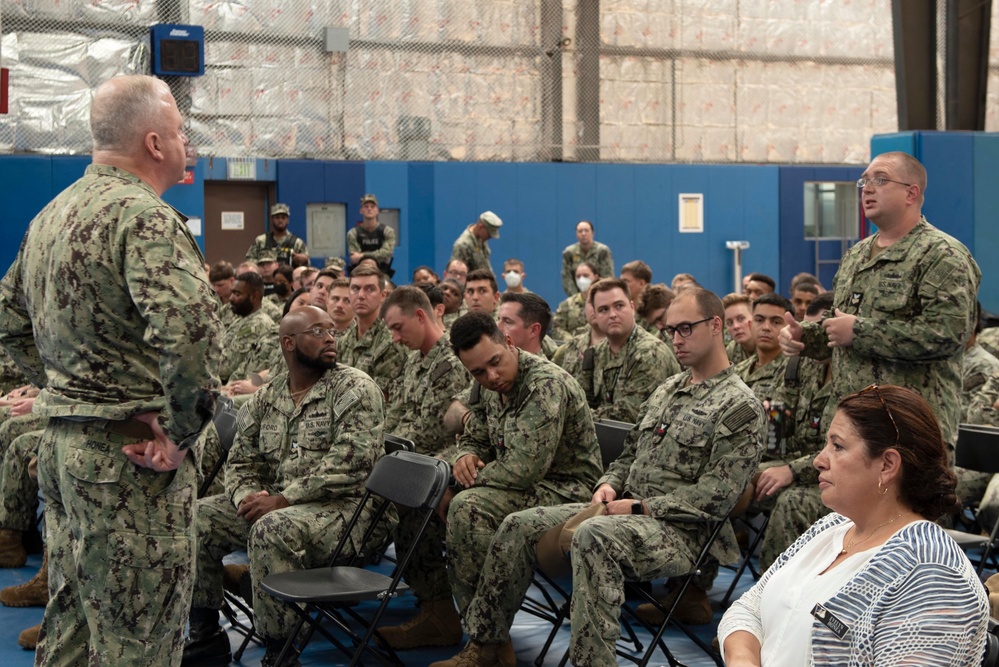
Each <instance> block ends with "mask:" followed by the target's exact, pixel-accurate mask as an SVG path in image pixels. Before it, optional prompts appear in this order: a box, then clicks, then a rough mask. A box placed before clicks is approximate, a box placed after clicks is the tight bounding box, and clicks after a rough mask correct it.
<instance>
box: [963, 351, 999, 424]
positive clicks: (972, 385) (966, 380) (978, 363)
mask: <svg viewBox="0 0 999 667" xmlns="http://www.w3.org/2000/svg"><path fill="white" fill-rule="evenodd" d="M996 373H999V359H996V358H995V357H994V356H992V355H991V354H989V353H988V352H986V351H985V349H984V348H983V347H982V346H981V345H978V344H977V343H976V344H974V345H972V346H971V347H969V348H968V349H967V350H965V351H964V360H963V362H962V367H961V376H962V377H961V383H962V385H961V410H962V419H961V421H965V422H968V423H972V424H974V423H977V422H975V421H973V419H974V417H975V413H973V412H972V410H971V405H972V401H974V398H975V395H976V394H977V393H978V392H979V391H980V390H981V389H982V388H983V387H984V386H985V383H986V382H988V380H989V378H990V377H992V376H993V375H995V374H996ZM997 398H999V396H997ZM994 402H995V400H994V399H993V403H994ZM990 405H991V404H990Z"/></svg>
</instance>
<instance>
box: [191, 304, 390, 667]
mask: <svg viewBox="0 0 999 667" xmlns="http://www.w3.org/2000/svg"><path fill="white" fill-rule="evenodd" d="M280 335H281V350H282V352H283V354H284V359H285V363H286V364H287V366H288V372H287V374H281V375H279V376H277V377H275V378H274V380H273V381H272V382H270V383H269V384H268V385H267V386H266V387H264V388H263V389H261V390H260V391H258V392H257V393H255V394H254V395H253V396H252V397H251V398H250V400H249V401H248V402H247V404H246V405H244V406H243V408H242V409H241V410H240V412H239V420H238V422H239V427H238V431H237V434H236V439H235V442H234V443H233V448H232V451H231V452H230V454H229V460H228V462H227V464H226V471H225V489H226V490H225V493H224V494H222V495H217V496H212V497H209V498H204V499H202V500H199V501H198V506H197V532H198V563H197V580H196V582H195V592H194V600H193V603H192V609H191V616H190V621H191V631H190V636H189V638H188V641H187V645H186V646H185V649H184V664H191V665H193V664H199V665H200V664H211V665H215V664H228V662H229V640H228V637H227V636H226V634H225V632H224V631H222V629H221V628H220V627H219V625H218V609H220V608H221V606H222V558H223V557H224V556H226V555H227V554H229V553H231V552H232V551H235V550H238V549H246V550H247V552H248V554H249V558H250V570H249V572H250V579H251V583H252V589H253V610H254V617H255V620H254V622H255V626H256V629H257V631H258V632H260V633H261V634H263V635H264V637H265V639H266V644H267V655H265V657H264V661H263V663H262V664H265V665H267V664H273V661H274V660H275V659H276V658H277V655H278V653H279V652H280V650H281V646H282V645H283V643H284V640H285V637H286V636H287V635H288V633H290V632H291V630H292V628H293V626H294V622H295V616H294V614H292V613H291V612H290V611H288V609H287V607H285V606H284V605H283V604H281V603H280V602H278V601H277V600H275V599H274V598H272V597H270V596H269V595H267V594H265V593H263V592H262V591H261V590H260V589H259V583H260V581H262V580H263V578H264V577H266V576H267V575H268V574H272V573H275V572H286V571H290V570H300V569H306V568H310V567H318V566H321V565H324V564H326V562H327V560H328V559H329V554H330V552H331V551H332V550H333V548H334V547H335V546H336V543H337V541H338V540H339V538H340V535H341V530H342V529H343V527H344V524H345V523H346V521H347V519H348V518H349V516H350V514H351V513H352V512H353V511H354V509H355V507H356V503H357V502H358V500H359V499H360V497H361V495H362V494H363V493H364V482H365V480H366V479H367V477H368V475H369V474H370V472H371V470H372V468H373V467H374V464H375V462H376V461H377V459H378V457H379V455H380V453H381V452H382V451H383V449H382V447H383V445H382V426H381V425H382V423H383V421H384V415H383V412H382V392H381V390H380V389H379V388H378V385H376V384H375V383H374V381H373V380H372V379H371V378H370V377H368V376H367V375H365V374H364V373H362V372H361V371H358V370H356V369H353V368H350V367H348V366H344V365H341V364H337V363H336V359H337V352H336V350H337V345H336V339H335V336H334V328H333V320H332V319H331V318H330V316H329V315H328V314H327V313H326V311H325V310H322V309H320V308H316V307H314V306H306V307H303V308H299V309H297V310H293V311H291V312H289V313H288V314H287V315H286V316H285V317H284V319H282V320H281V329H280ZM362 523H363V522H362ZM365 528H366V526H364V525H360V526H359V527H358V530H361V531H363V530H364V529H365Z"/></svg>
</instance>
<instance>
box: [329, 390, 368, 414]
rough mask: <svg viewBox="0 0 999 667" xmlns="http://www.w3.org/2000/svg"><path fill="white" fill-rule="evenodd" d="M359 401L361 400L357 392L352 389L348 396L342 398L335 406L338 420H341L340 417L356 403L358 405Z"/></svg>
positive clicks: (334, 410) (334, 409)
mask: <svg viewBox="0 0 999 667" xmlns="http://www.w3.org/2000/svg"><path fill="white" fill-rule="evenodd" d="M359 400H361V399H360V397H359V396H358V395H357V392H356V391H354V390H353V389H351V390H350V391H348V392H347V393H346V394H344V395H343V396H341V397H340V400H339V401H337V402H336V404H335V405H334V406H333V414H335V415H336V418H337V419H339V418H340V415H342V414H343V413H344V412H346V411H347V409H348V408H349V407H350V406H352V405H354V403H357V402H358V401H359Z"/></svg>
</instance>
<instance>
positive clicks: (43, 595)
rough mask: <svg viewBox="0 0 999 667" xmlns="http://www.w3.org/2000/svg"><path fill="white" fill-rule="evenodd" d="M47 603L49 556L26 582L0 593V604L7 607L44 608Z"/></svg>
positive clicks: (9, 587)
mask: <svg viewBox="0 0 999 667" xmlns="http://www.w3.org/2000/svg"><path fill="white" fill-rule="evenodd" d="M48 601H49V555H48V552H46V554H45V558H43V559H42V568H41V569H40V570H38V572H36V573H35V576H33V577H32V578H31V579H29V580H28V581H26V582H24V583H23V584H20V585H18V586H8V587H7V588H5V589H3V590H2V591H0V602H2V603H4V604H5V605H7V606H8V607H44V606H45V605H46V604H48Z"/></svg>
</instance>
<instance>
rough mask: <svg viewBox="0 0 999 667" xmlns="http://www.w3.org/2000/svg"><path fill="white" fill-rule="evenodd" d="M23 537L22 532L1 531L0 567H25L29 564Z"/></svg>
mask: <svg viewBox="0 0 999 667" xmlns="http://www.w3.org/2000/svg"><path fill="white" fill-rule="evenodd" d="M22 535H23V533H22V532H21V531H20V530H8V529H7V528H4V529H2V530H0V567H24V564H25V563H26V562H28V552H27V551H25V550H24V538H23V537H22Z"/></svg>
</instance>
